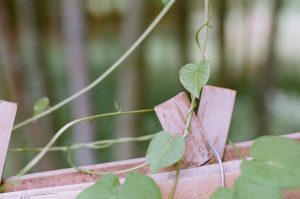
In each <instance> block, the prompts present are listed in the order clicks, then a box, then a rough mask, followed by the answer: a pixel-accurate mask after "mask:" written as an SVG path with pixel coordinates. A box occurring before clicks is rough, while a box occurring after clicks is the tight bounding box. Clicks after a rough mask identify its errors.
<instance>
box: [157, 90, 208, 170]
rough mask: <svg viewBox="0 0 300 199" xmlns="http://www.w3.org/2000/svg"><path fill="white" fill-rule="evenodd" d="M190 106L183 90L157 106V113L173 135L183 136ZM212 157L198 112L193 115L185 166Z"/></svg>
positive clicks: (187, 166) (166, 129)
mask: <svg viewBox="0 0 300 199" xmlns="http://www.w3.org/2000/svg"><path fill="white" fill-rule="evenodd" d="M189 107H190V102H189V99H188V97H187V95H186V94H185V93H184V92H182V93H179V94H178V95H176V96H175V97H173V98H171V99H169V100H168V101H166V102H164V103H162V104H160V105H158V106H156V107H155V108H154V110H155V113H156V115H157V117H158V119H159V121H160V123H161V125H162V127H163V129H164V130H165V131H167V132H168V133H170V134H171V135H179V136H182V135H183V134H184V129H185V123H186V122H185V121H186V115H187V112H188V110H189ZM211 157H212V155H211V153H210V151H209V148H208V145H207V142H206V138H205V137H204V135H203V133H202V130H201V127H200V125H199V122H198V119H197V117H196V114H195V113H194V112H193V113H192V117H191V132H190V134H189V135H188V137H187V138H186V150H185V155H184V157H183V168H192V167H198V166H201V165H203V164H204V163H206V162H208V161H209V159H210V158H211Z"/></svg>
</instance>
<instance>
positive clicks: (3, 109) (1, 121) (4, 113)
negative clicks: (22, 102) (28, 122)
mask: <svg viewBox="0 0 300 199" xmlns="http://www.w3.org/2000/svg"><path fill="white" fill-rule="evenodd" d="M16 112H17V105H16V104H13V103H10V102H5V101H1V100H0V182H1V180H2V174H3V170H4V164H5V159H6V154H7V150H8V146H9V141H10V136H11V132H12V128H13V124H14V121H15V116H16Z"/></svg>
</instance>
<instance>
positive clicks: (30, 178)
mask: <svg viewBox="0 0 300 199" xmlns="http://www.w3.org/2000/svg"><path fill="white" fill-rule="evenodd" d="M284 136H285V137H288V138H291V139H295V140H299V141H300V133H294V134H288V135H284ZM252 143H253V142H252V141H249V142H242V143H237V144H235V146H236V147H237V148H238V149H239V150H240V151H241V152H242V153H243V155H244V156H245V157H247V156H248V155H249V148H250V147H251V145H252ZM239 158H240V157H239V156H238V154H236V152H235V150H234V149H233V148H232V146H231V145H227V146H226V148H225V153H224V156H223V159H224V161H225V162H229V161H233V160H238V159H239ZM145 161H146V159H145V158H138V159H132V160H124V161H118V162H113V163H104V164H98V165H91V166H86V167H82V168H84V169H90V170H95V171H99V172H105V171H106V172H113V171H119V170H123V169H125V168H129V167H134V166H137V165H140V164H142V163H145ZM201 168H202V167H201ZM205 168H207V166H205ZM170 170H172V168H169V170H165V171H170ZM137 172H140V173H144V174H151V172H150V169H149V168H148V167H145V168H143V169H140V170H138V171H137ZM162 172H164V171H162ZM121 177H122V175H121ZM97 178H98V177H97V176H91V175H85V174H82V173H79V172H77V171H76V170H75V169H62V170H56V171H47V172H41V173H35V174H28V175H25V176H22V177H21V178H19V179H18V185H17V186H16V185H13V184H7V186H6V191H7V192H12V191H22V190H30V189H31V190H33V189H41V188H46V187H48V188H49V187H59V186H66V185H76V184H82V183H88V182H94V181H95V180H96V179H97ZM10 179H12V178H10Z"/></svg>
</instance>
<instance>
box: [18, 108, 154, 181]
mask: <svg viewBox="0 0 300 199" xmlns="http://www.w3.org/2000/svg"><path fill="white" fill-rule="evenodd" d="M152 111H153V109H146V110H138V111H128V112H114V113H104V114H100V115H94V116H90V117H84V118H80V119H77V120H74V121H71V122H69V123H67V124H66V125H64V126H63V127H62V128H61V129H60V130H59V131H58V132H57V133H56V134H55V135H54V136H53V137H52V139H51V140H50V141H49V142H48V144H47V145H46V146H45V147H44V148H43V149H42V150H41V151H40V152H39V153H38V154H37V155H36V156H35V157H34V158H33V159H32V160H31V161H30V162H29V163H28V164H27V165H26V166H25V167H24V168H23V169H22V170H21V171H19V172H18V173H17V176H21V175H24V174H26V173H27V172H28V171H29V170H30V169H32V168H33V167H34V166H35V165H36V164H37V163H38V162H39V161H40V160H41V159H42V158H43V157H44V156H45V154H46V153H47V152H48V150H49V149H50V148H51V147H52V146H53V144H54V143H55V142H56V141H57V140H58V138H59V137H60V136H61V135H63V133H64V132H65V131H66V130H67V129H69V128H70V127H71V126H73V125H75V124H78V123H81V122H84V121H91V120H94V119H98V118H103V117H110V116H116V115H128V114H137V113H146V112H152Z"/></svg>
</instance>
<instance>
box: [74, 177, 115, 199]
mask: <svg viewBox="0 0 300 199" xmlns="http://www.w3.org/2000/svg"><path fill="white" fill-rule="evenodd" d="M119 186H120V182H119V177H118V176H117V175H115V174H106V175H104V176H103V177H102V178H101V179H100V180H99V181H97V182H96V183H95V184H94V185H92V186H91V187H89V188H87V189H85V190H84V191H83V192H81V193H80V194H79V195H78V196H77V197H76V199H114V198H116V195H117V193H118V192H117V191H118V189H119Z"/></svg>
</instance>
